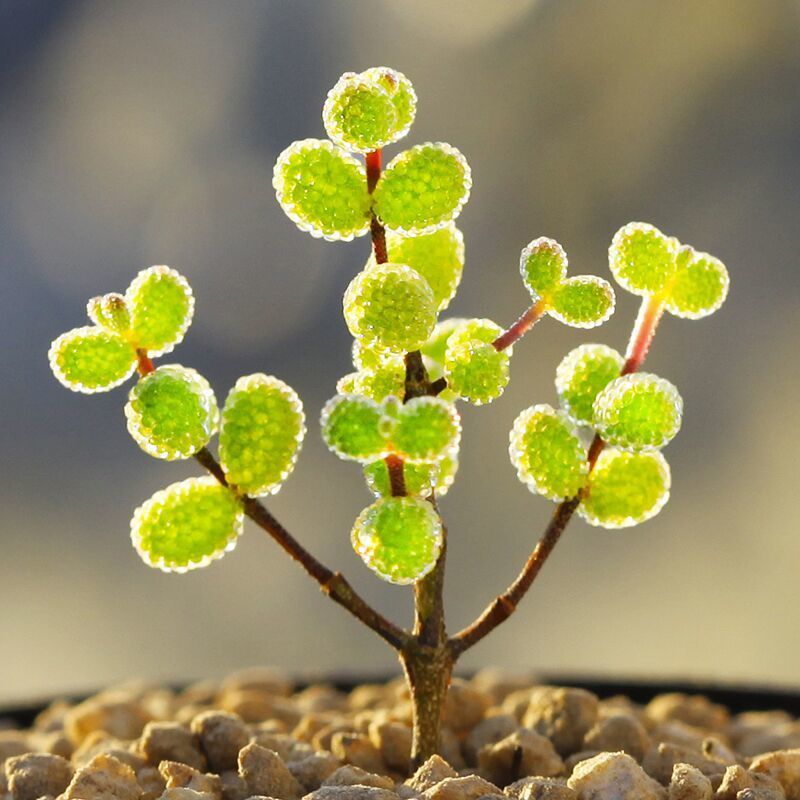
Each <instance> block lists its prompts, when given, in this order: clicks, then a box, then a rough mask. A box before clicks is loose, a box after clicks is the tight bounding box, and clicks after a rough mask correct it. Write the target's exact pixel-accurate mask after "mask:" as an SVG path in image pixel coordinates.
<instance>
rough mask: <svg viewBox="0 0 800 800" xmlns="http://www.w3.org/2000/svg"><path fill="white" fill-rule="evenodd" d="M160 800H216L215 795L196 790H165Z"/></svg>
mask: <svg viewBox="0 0 800 800" xmlns="http://www.w3.org/2000/svg"><path fill="white" fill-rule="evenodd" d="M158 800H214V795H213V794H208V793H207V792H198V791H195V790H194V789H164V791H163V793H162V794H161V795H160V797H159V798H158Z"/></svg>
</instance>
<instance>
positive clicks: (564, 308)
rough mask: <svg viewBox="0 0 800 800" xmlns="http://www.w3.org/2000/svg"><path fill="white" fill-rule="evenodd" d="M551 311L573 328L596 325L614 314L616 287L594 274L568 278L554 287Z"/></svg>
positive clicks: (554, 315) (552, 314)
mask: <svg viewBox="0 0 800 800" xmlns="http://www.w3.org/2000/svg"><path fill="white" fill-rule="evenodd" d="M548 313H549V314H550V316H551V317H555V319H557V320H558V321H559V322H563V323H564V324H565V325H571V326H572V327H573V328H594V327H595V326H597V325H602V324H603V323H604V322H605V321H606V320H607V319H608V318H609V317H610V316H611V315H612V314H613V313H614V290H613V289H612V288H611V284H610V283H609V282H608V281H604V280H603V279H602V278H597V277H595V276H594V275H578V276H576V277H574V278H567V279H566V280H565V281H562V282H561V283H560V284H559V285H558V286H557V287H556V288H555V289H554V290H553V292H552V294H551V296H550V307H549V308H548Z"/></svg>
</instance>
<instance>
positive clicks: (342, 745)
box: [330, 732, 386, 774]
mask: <svg viewBox="0 0 800 800" xmlns="http://www.w3.org/2000/svg"><path fill="white" fill-rule="evenodd" d="M330 751H331V753H333V754H334V755H335V756H336V758H338V759H339V760H340V761H344V762H346V763H348V764H355V765H356V766H357V767H361V769H363V770H366V771H367V772H377V773H379V774H383V773H385V772H386V765H385V764H384V763H383V759H382V758H381V754H380V752H379V751H378V748H377V747H375V745H374V744H372V742H371V741H370V740H369V737H368V736H364V735H363V734H352V733H344V732H339V733H335V734H334V735H333V737H332V738H331V747H330Z"/></svg>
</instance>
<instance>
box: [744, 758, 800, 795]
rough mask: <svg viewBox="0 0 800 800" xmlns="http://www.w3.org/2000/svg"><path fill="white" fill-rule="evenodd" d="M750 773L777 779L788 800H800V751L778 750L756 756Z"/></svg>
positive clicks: (751, 764)
mask: <svg viewBox="0 0 800 800" xmlns="http://www.w3.org/2000/svg"><path fill="white" fill-rule="evenodd" d="M750 771H751V772H757V773H761V774H763V775H769V776H770V777H771V778H775V780H776V781H778V783H780V785H781V786H783V791H784V792H786V798H787V800H800V750H777V751H775V752H774V753H764V754H762V755H760V756H756V757H755V758H754V759H753V760H752V761H751V762H750Z"/></svg>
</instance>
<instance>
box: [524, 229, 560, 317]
mask: <svg viewBox="0 0 800 800" xmlns="http://www.w3.org/2000/svg"><path fill="white" fill-rule="evenodd" d="M519 271H520V273H521V274H522V280H523V282H524V283H525V286H526V287H527V288H528V291H529V292H530V293H531V297H532V298H533V299H534V301H536V300H539V299H540V298H548V297H549V296H550V295H551V294H552V292H553V291H554V290H555V289H556V287H557V286H558V285H559V284H560V283H561V281H563V280H564V278H566V277H567V254H566V253H565V252H564V248H563V247H562V246H561V245H560V244H559V243H558V242H557V241H556V240H555V239H548V238H547V237H546V236H541V237H539V238H538V239H534V240H533V241H532V242H530V243H529V244H528V245H527V246H526V247H525V248H524V249H523V251H522V253H521V254H520V257H519Z"/></svg>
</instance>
